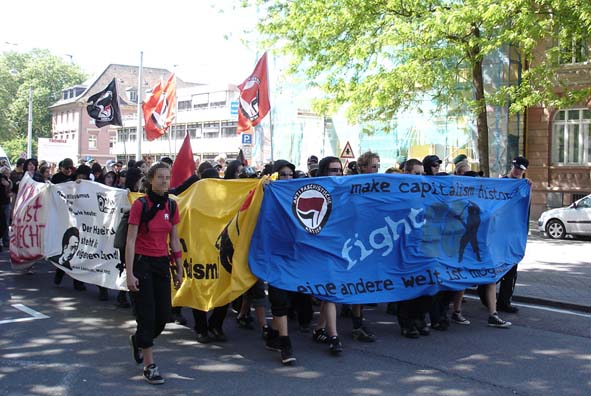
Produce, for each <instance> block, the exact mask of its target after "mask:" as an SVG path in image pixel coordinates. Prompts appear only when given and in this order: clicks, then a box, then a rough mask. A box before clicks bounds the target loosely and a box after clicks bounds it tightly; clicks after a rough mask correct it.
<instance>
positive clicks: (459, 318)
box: [451, 311, 470, 326]
mask: <svg viewBox="0 0 591 396" xmlns="http://www.w3.org/2000/svg"><path fill="white" fill-rule="evenodd" d="M451 320H452V321H453V322H454V323H457V324H461V325H464V326H468V325H469V324H470V321H469V320H468V319H466V318H465V317H464V315H462V313H461V312H460V311H455V312H454V313H453V314H451Z"/></svg>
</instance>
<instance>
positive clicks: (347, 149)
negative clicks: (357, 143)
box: [341, 141, 355, 159]
mask: <svg viewBox="0 0 591 396" xmlns="http://www.w3.org/2000/svg"><path fill="white" fill-rule="evenodd" d="M341 158H351V159H353V158H355V154H353V149H352V148H351V143H349V141H347V144H345V148H344V149H343V151H342V152H341Z"/></svg>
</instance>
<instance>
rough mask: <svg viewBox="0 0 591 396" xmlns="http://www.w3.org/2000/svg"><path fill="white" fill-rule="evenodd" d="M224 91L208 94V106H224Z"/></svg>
mask: <svg viewBox="0 0 591 396" xmlns="http://www.w3.org/2000/svg"><path fill="white" fill-rule="evenodd" d="M227 96H228V95H227V93H226V91H221V92H212V93H210V94H209V107H211V108H212V109H213V108H216V107H224V106H226V97H227Z"/></svg>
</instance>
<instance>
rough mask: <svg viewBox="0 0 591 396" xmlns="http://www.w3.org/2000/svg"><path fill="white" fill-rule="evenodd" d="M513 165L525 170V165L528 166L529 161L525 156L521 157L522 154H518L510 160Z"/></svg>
mask: <svg viewBox="0 0 591 396" xmlns="http://www.w3.org/2000/svg"><path fill="white" fill-rule="evenodd" d="M511 162H512V164H513V166H514V167H516V168H519V169H523V170H526V169H527V167H528V166H529V161H528V160H527V158H525V157H522V156H518V157H515V158H513V161H511Z"/></svg>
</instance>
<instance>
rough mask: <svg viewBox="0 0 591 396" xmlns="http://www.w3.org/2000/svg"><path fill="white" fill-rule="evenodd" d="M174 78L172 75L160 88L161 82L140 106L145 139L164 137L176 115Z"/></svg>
mask: <svg viewBox="0 0 591 396" xmlns="http://www.w3.org/2000/svg"><path fill="white" fill-rule="evenodd" d="M175 107H176V78H175V75H174V73H172V74H171V75H170V77H168V81H166V84H164V87H162V81H159V82H158V84H156V86H155V87H154V89H153V90H152V95H151V96H150V97H149V98H148V100H147V101H146V102H145V103H144V104H143V105H142V110H143V112H144V122H145V125H144V130H145V131H146V139H148V140H154V139H157V138H159V137H160V136H162V135H164V133H165V132H166V130H167V129H168V127H169V126H170V124H172V121H173V120H174V117H175V115H176V109H175Z"/></svg>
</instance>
